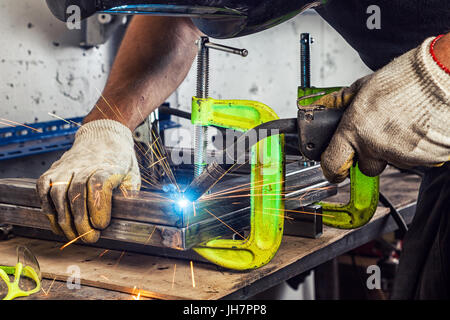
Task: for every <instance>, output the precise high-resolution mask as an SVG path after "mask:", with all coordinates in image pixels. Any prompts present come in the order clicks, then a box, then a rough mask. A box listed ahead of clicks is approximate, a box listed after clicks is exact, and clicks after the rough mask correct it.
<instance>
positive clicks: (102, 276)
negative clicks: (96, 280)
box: [100, 274, 110, 281]
mask: <svg viewBox="0 0 450 320" xmlns="http://www.w3.org/2000/svg"><path fill="white" fill-rule="evenodd" d="M100 278H103V279H105V280H106V281H110V280H109V279H108V277H107V276H105V275H103V274H101V275H100Z"/></svg>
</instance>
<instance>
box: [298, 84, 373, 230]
mask: <svg viewBox="0 0 450 320" xmlns="http://www.w3.org/2000/svg"><path fill="white" fill-rule="evenodd" d="M340 89H341V88H340V87H332V88H314V87H313V88H304V87H299V88H298V98H299V100H298V104H300V105H302V106H308V105H311V104H314V102H315V101H316V100H318V99H319V98H320V97H322V96H323V95H325V94H328V93H331V92H335V91H339V90H340ZM305 97H306V98H305ZM379 184H380V178H379V177H368V176H366V175H364V174H363V173H362V172H361V171H360V170H359V167H358V163H355V165H354V166H352V167H351V168H350V200H349V202H348V203H346V204H336V203H328V202H320V203H319V204H320V205H321V206H322V214H323V217H322V218H323V223H325V224H326V225H329V226H332V227H335V228H341V229H355V228H358V227H361V226H363V225H365V224H366V223H367V222H369V221H370V219H372V217H373V215H374V214H375V211H376V210H377V206H378V198H379Z"/></svg>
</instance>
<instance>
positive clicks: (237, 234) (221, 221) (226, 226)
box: [205, 208, 245, 240]
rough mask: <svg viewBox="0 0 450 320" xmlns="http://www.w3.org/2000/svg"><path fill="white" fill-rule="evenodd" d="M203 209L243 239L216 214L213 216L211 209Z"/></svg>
mask: <svg viewBox="0 0 450 320" xmlns="http://www.w3.org/2000/svg"><path fill="white" fill-rule="evenodd" d="M205 211H206V212H208V213H209V214H210V215H212V216H213V217H214V218H216V219H217V220H219V221H220V222H221V223H222V224H224V225H225V226H226V227H227V228H229V229H230V230H231V231H233V232H234V233H236V234H237V235H239V236H240V237H241V238H242V239H244V240H245V238H244V237H243V236H242V235H241V234H240V233H239V232H237V231H236V230H234V229H233V228H232V227H230V226H229V225H227V224H226V223H225V222H223V221H222V220H220V219H219V218H218V217H217V216H215V215H214V214H213V213H212V212H211V211H209V210H208V209H206V208H205Z"/></svg>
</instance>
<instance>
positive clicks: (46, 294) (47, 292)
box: [41, 276, 56, 296]
mask: <svg viewBox="0 0 450 320" xmlns="http://www.w3.org/2000/svg"><path fill="white" fill-rule="evenodd" d="M55 280H56V276H55V277H54V278H53V281H52V283H50V286H49V287H48V289H47V291H46V290H45V289H44V288H43V287H41V289H42V291H44V295H45V296H48V294H49V293H50V290H51V289H52V287H53V284H54V283H55Z"/></svg>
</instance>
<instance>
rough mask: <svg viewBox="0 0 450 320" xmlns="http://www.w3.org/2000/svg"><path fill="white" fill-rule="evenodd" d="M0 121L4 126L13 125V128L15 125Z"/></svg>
mask: <svg viewBox="0 0 450 320" xmlns="http://www.w3.org/2000/svg"><path fill="white" fill-rule="evenodd" d="M0 123H1V124H4V125H5V126H9V127H13V128H15V127H16V126H15V125H12V124H9V123H6V122H1V121H0Z"/></svg>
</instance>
